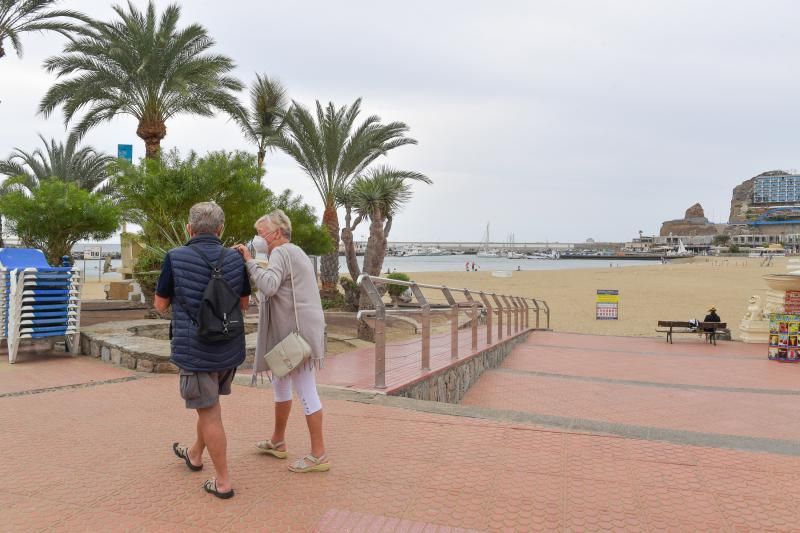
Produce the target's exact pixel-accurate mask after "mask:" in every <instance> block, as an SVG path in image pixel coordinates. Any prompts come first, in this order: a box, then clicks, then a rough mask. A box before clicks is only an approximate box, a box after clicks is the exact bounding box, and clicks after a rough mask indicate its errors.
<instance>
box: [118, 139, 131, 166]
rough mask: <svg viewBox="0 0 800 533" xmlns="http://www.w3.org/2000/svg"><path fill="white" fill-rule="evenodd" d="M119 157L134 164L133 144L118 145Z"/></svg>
mask: <svg viewBox="0 0 800 533" xmlns="http://www.w3.org/2000/svg"><path fill="white" fill-rule="evenodd" d="M117 157H118V158H119V159H125V160H126V161H128V162H130V163H133V145H132V144H118V145H117Z"/></svg>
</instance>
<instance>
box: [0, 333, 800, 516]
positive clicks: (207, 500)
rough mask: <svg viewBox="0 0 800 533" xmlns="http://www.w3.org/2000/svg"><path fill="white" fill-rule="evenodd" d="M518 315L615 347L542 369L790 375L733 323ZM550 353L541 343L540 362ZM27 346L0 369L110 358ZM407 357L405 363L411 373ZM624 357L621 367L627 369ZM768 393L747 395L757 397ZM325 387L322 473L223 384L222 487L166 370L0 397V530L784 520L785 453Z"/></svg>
mask: <svg viewBox="0 0 800 533" xmlns="http://www.w3.org/2000/svg"><path fill="white" fill-rule="evenodd" d="M534 335H535V338H534ZM534 335H531V337H530V338H529V339H528V343H527V345H528V346H530V345H531V343H532V342H538V343H540V344H545V343H547V344H552V345H560V346H561V347H562V348H563V347H564V346H577V347H589V346H597V345H598V344H602V345H603V346H604V348H608V351H610V352H614V350H617V352H618V353H619V354H620V355H619V357H621V358H623V359H624V360H625V361H628V362H629V363H630V364H629V365H628V364H627V363H626V364H620V363H619V362H615V357H614V356H613V354H604V355H599V356H598V357H597V359H596V361H595V363H596V364H595V365H594V367H592V365H589V364H588V363H587V364H586V365H584V366H585V368H583V367H582V369H581V372H582V373H581V374H578V373H577V370H578V369H577V368H576V367H575V366H570V365H569V362H568V360H567V359H563V360H564V361H565V364H564V366H563V367H562V368H558V367H548V368H553V369H554V371H555V373H561V374H570V373H572V372H575V374H573V375H580V376H584V377H586V376H588V377H598V376H611V377H613V378H619V377H620V376H624V377H625V379H628V378H630V377H634V376H639V375H640V374H641V377H642V379H643V380H645V381H657V380H659V379H662V380H664V382H667V383H670V382H674V381H677V380H678V379H680V380H681V381H680V382H681V383H687V382H688V381H687V380H688V379H689V378H688V377H687V378H685V379H684V378H683V376H681V374H680V373H676V372H678V370H679V369H680V368H681V364H678V363H674V364H673V363H669V361H670V359H669V358H673V359H675V360H679V359H680V360H681V361H686V363H685V365H684V366H685V368H686V372H687V374H691V369H692V367H691V366H689V365H691V364H692V362H694V361H697V362H698V366H697V368H698V369H699V368H700V367H701V366H703V365H705V363H702V364H700V363H699V362H700V361H707V360H708V359H709V358H710V357H718V358H720V359H721V360H724V361H725V363H724V364H729V365H730V368H731V372H732V373H733V374H735V375H736V376H737V378H736V379H740V380H742V381H741V383H745V380H747V379H751V380H753V381H752V383H754V384H756V385H757V386H759V387H761V388H767V389H768V388H784V389H785V388H790V387H787V385H786V383H785V379H784V378H783V377H777V376H778V375H777V374H775V373H774V372H773V371H772V369H770V368H769V367H765V370H764V371H763V372H762V373H760V374H759V373H758V372H752V375H750V376H749V377H748V376H747V373H748V372H750V371H749V370H742V368H744V367H742V366H739V365H740V363H741V365H745V364H750V362H751V361H754V359H753V356H754V355H755V352H753V351H752V349H751V348H748V347H742V346H739V345H737V344H736V343H728V344H720V346H718V347H717V348H718V349H719V348H722V347H724V346H727V348H726V351H725V352H721V351H720V352H718V353H716V354H715V353H712V351H711V350H712V347H707V346H693V345H691V344H690V343H681V344H677V343H676V344H675V345H672V346H671V347H668V348H667V347H664V346H661V345H659V346H655V344H658V341H657V340H653V339H621V338H599V337H589V336H581V335H566V336H562V335H558V334H551V333H541V332H537V333H536V334H534ZM519 350H520V351H519V352H515V355H512V358H514V357H515V356H516V355H517V354H520V353H522V352H523V350H527V351H526V352H525V353H524V354H523V356H524V358H525V364H536V357H542V358H544V357H546V356H545V355H536V356H534V355H532V354H533V351H532V350H530V349H529V348H526V346H525V345H523V346H521V347H520V348H519ZM536 350H539V348H538V347H537V348H536ZM636 350H641V351H649V352H654V353H656V352H657V353H658V354H659V355H657V356H640V357H641V358H642V359H646V360H647V361H656V362H655V363H653V364H652V366H650V369H651V370H652V372H653V374H652V375H650V376H648V375H647V374H646V371H647V368H648V367H647V366H646V365H643V364H638V363H636V362H635V361H634V360H633V359H630V358H629V356H631V354H630V353H629V352H632V351H633V352H635V351H636ZM682 350H683V351H682ZM681 353H683V354H684V355H681ZM725 354H727V355H725ZM446 355H447V354H446ZM587 356H588V354H587ZM692 357H697V359H696V360H693V359H692ZM661 358H663V359H661ZM557 360H558V357H551V358H550V360H549V362H548V364H555V363H554V362H555V361H557ZM662 362H663V364H661V363H662ZM757 362H760V361H757ZM393 364H394V363H393ZM36 365H38V367H39V368H40V369H41V371H38V372H36V373H34V374H35V375H33V374H30V373H24V372H19V373H17V374H16V377H15V379H14V380H11V379H10V378H9V380H8V381H6V383H12V382H13V383H14V386H15V387H17V389H15V390H29V389H30V388H46V387H42V385H43V384H44V385H47V384H48V383H51V382H52V383H61V382H60V381H59V379H60V375H61V374H65V375H69V374H70V373H72V375H76V376H78V375H80V374H81V372H83V373H84V376H83V378H82V379H83V380H84V381H86V380H89V379H95V376H98V375H101V373H102V372H104V371H105V369H107V368H111V369H113V370H114V371H116V370H118V369H114V367H110V366H106V365H102V364H100V363H98V362H97V361H95V360H84V359H81V358H78V359H67V360H63V361H61V360H55V359H54V360H49V359H46V360H43V361H41V362H37V363H35V365H31V366H36ZM98 365H99V366H98ZM783 366H785V365H783ZM411 367H413V365H411V366H410V367H409V368H408V369H406V370H405V371H404V372H406V374H404V375H406V376H411V375H413V374H414V371H413V369H412V368H411ZM8 368H9V367H8V366H6V367H5V368H3V369H2V370H0V374H2V373H3V372H7V371H8ZM19 368H23V367H22V366H20V367H19ZM398 368H399V367H398ZM533 368H536V367H533ZM626 368H630V369H634V370H629V372H630V373H628V374H624V372H625V369H626ZM15 369H16V367H15ZM737 369H738V370H737ZM751 370H752V369H751ZM14 371H15V372H16V370H14ZM547 371H551V370H547ZM369 372H370V371H369V369H368V371H367V373H366V375H367V376H369ZM617 372H621V373H617ZM634 372H637V373H640V374H636V373H634ZM496 374H501V373H496ZM733 374H732V375H733ZM398 375H401V374H398ZM502 375H504V376H505V375H506V374H502ZM48 376H51V377H52V381H47V379H45V378H47V377H48ZM512 377H515V376H512ZM693 377H694V378H696V379H697V382H698V384H714V385H719V384H720V380H719V376H716V375H714V373H713V372H712V371H711V370H707V371H703V372H697V373H696V374H693ZM485 378H488V379H485ZM515 378H516V377H515ZM2 379H3V377H1V376H0V382H1V381H2ZM48 379H49V378H48ZM493 379H494V378H493V373H492V372H489V373H488V374H486V375H485V376H484V377H483V378H481V381H480V382H479V383H478V384H477V385H476V386H475V387H474V388H473V390H472V391H470V395H472V398H477V399H479V400H480V401H482V402H486V403H485V404H484V405H497V406H499V408H501V409H511V408H514V409H519V410H522V411H524V410H529V412H543V411H544V412H545V413H566V414H567V415H570V416H576V417H577V416H580V417H590V416H592V417H597V419H598V420H606V421H615V420H616V421H618V420H625V421H628V422H627V423H647V424H650V425H657V424H661V425H663V427H667V428H686V427H694V428H699V430H701V431H709V429H714V428H718V429H724V430H726V431H729V432H739V433H741V432H746V433H747V434H752V435H754V436H760V437H770V436H775V435H785V436H786V438H795V439H796V437H794V435H795V433H796V430H797V424H796V418H792V417H790V415H792V416H793V414H794V411H792V412H786V413H783V412H782V411H780V410H773V411H774V413H775V414H774V415H773V416H769V415H768V414H765V412H764V410H763V409H762V407H761V406H760V404H759V403H758V402H756V401H753V400H752V398H751V396H757V395H752V394H742V393H729V392H723V393H710V392H707V391H684V390H677V391H670V392H669V393H666V392H664V391H663V390H662V389H660V388H658V387H632V386H625V385H614V384H597V383H589V384H588V385H584V384H583V383H582V382H574V381H567V380H556V379H550V380H548V379H543V378H536V379H534V380H531V379H529V377H527V376H523V377H522V378H520V379H516V380H506V381H502V380H501V381H495V382H494V383H495V385H497V386H494V387H492V386H487V385H486V384H487V383H488V384H489V385H491V384H492V383H493ZM79 382H80V381H79ZM564 382H566V383H567V386H563V383H564ZM722 385H723V386H724V385H726V383H724V382H723V383H722ZM473 393H474V394H473ZM713 394H719V395H721V396H719V397H721V398H724V399H725V401H724V402H721V401H719V400H718V399H717V400H715V399H714V398H715V397H714V396H713ZM468 396H469V395H468ZM770 397H771V396H770V395H764V394H762V395H758V398H759V399H760V400H761V402H762V403H763V402H764V400H765V399H769V398H770ZM781 398H782V399H786V397H785V396H784V397H781ZM790 398H791V397H790ZM494 402H498V403H496V404H495V403H494ZM323 403H324V406H325V436H326V442H327V446H328V451H329V454H330V456H331V460H332V462H333V468H332V470H331V471H330V472H328V473H326V474H322V475H307V476H297V475H295V474H292V473H290V472H288V470H287V469H286V465H287V462H286V461H280V460H277V459H274V458H270V457H265V456H263V455H261V454H259V453H258V452H257V451H256V450H255V449H254V447H253V443H254V442H255V441H256V440H259V439H262V438H266V437H267V436H269V431H270V429H271V426H272V421H273V420H272V416H273V414H272V395H271V392H270V391H268V390H264V389H253V388H249V387H240V386H237V387H235V388H234V391H233V394H232V395H231V396H229V397H226V398H223V400H222V410H223V420H224V423H225V427H226V432H227V434H228V438H229V440H228V457H229V462H230V465H231V475H232V477H233V483H234V487H235V489H236V491H237V495H236V497H235V498H234V499H233V500H231V501H227V502H224V501H220V500H216V499H213V498H212V497H211V496H209V495H207V494H205V493H204V492H203V491H202V489H201V488H200V485H201V483H202V480H203V479H205V478H207V477H211V476H213V475H214V469H213V464H212V463H211V461H210V458H209V457H208V455H207V454H206V456H205V465H206V466H205V468H204V470H203V471H202V472H199V473H193V472H189V471H188V470H187V469H186V467H185V465H184V464H183V463H181V462H180V461H179V460H177V459H176V458H175V457H174V455H173V454H172V452H171V450H170V445H171V443H172V442H173V441H175V440H180V441H184V442H186V441H189V440H190V439H191V438H192V435H193V432H194V425H195V416H194V414H193V413H192V412H191V411H187V410H185V409H184V408H183V406H182V402H181V400H180V398H179V396H178V391H177V378H176V377H175V376H156V377H151V378H146V379H144V378H143V379H136V380H134V381H128V382H122V383H109V384H100V385H97V386H93V387H88V388H76V389H63V390H56V391H52V392H46V393H41V394H34V395H27V396H6V397H0V427H2V428H3V431H2V432H0V448H2V449H4V450H14V453H13V454H10V455H8V457H10V458H11V460H6V461H2V462H0V476H2V477H3V479H5V480H7V483H6V489H5V490H4V491H3V492H0V530H4V529H11V530H14V531H28V530H52V531H73V530H80V529H84V530H95V531H111V530H122V531H125V530H130V531H208V530H220V531H264V530H274V531H312V530H315V528H316V530H317V531H334V530H342V529H347V528H349V529H352V530H354V531H359V530H361V531H372V530H380V529H383V530H386V531H390V530H391V531H458V530H459V528H461V530H479V531H486V530H488V531H537V530H543V531H553V530H564V531H579V530H601V529H602V530H615V531H623V530H624V531H636V530H647V531H658V530H665V531H688V530H691V531H694V530H697V531H701V530H709V531H732V530H777V531H781V530H791V529H792V528H796V525H797V524H798V523H800V515H799V514H798V506H797V505H796V498H795V497H794V495H796V494H800V457H795V456H790V455H776V454H767V453H756V452H745V451H736V450H726V449H719V448H713V447H695V446H685V445H680V444H675V443H665V442H655V441H644V440H635V439H625V438H621V437H618V436H613V435H593V434H588V433H579V432H574V431H568V430H561V429H557V428H542V427H537V426H534V425H528V424H523V423H520V422H509V421H508V420H504V419H502V418H499V419H497V420H481V419H471V418H467V417H456V416H445V415H438V414H432V413H427V412H419V411H415V410H411V409H400V408H390V407H385V406H381V405H374V404H366V403H359V402H350V401H342V400H333V399H330V398H323ZM465 403H468V402H465ZM690 406H695V408H694V409H690V408H689V407H690ZM697 406H704V407H705V409H699V408H698V407H697ZM467 407H468V406H467ZM734 414H735V416H734ZM778 415H781V416H778ZM287 442H288V443H289V449H290V454H291V456H292V457H294V456H300V455H303V454H304V453H306V452H307V451H308V435H307V431H306V429H305V421H304V417H303V415H302V412H300V411H297V410H294V411H293V413H292V416H291V418H290V421H289V428H288V432H287ZM54 443H55V445H54ZM54 450H55V452H54ZM76 480H77V482H76ZM278 495H279V496H278ZM787 495H788V496H787ZM48 528H49V529H48ZM379 528H380V529H379Z"/></svg>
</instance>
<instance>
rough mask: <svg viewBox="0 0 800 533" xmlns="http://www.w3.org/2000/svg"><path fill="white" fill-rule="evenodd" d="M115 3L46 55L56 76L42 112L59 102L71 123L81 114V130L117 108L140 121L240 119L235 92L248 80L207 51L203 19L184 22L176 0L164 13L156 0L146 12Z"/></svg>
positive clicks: (79, 132)
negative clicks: (109, 12) (108, 15)
mask: <svg viewBox="0 0 800 533" xmlns="http://www.w3.org/2000/svg"><path fill="white" fill-rule="evenodd" d="M113 10H114V13H115V18H113V19H112V20H110V21H107V22H100V21H93V22H92V23H91V24H89V25H88V26H87V27H86V28H85V29H84V31H82V32H81V33H80V34H79V35H78V36H77V37H76V38H75V39H74V40H73V41H72V42H69V43H67V44H66V45H65V46H64V50H63V52H62V53H61V54H59V55H57V56H54V57H51V58H48V59H47V60H46V61H45V64H44V66H45V69H46V70H47V71H48V72H52V73H55V75H56V78H57V80H58V81H57V83H56V84H54V85H53V86H52V87H50V89H49V90H48V91H47V93H46V94H45V96H44V98H42V101H41V102H40V104H39V112H40V113H41V114H43V115H45V116H48V115H49V114H50V113H52V112H53V111H54V110H55V109H56V108H59V107H60V108H62V110H63V112H64V117H65V122H66V123H67V124H70V123H72V122H73V121H76V120H77V125H75V126H73V132H74V133H75V134H77V135H83V134H85V133H86V132H87V131H88V130H89V129H91V128H93V127H95V126H96V125H98V124H100V123H102V122H104V121H108V120H111V119H112V118H114V117H116V116H117V115H119V114H129V115H131V116H133V117H134V118H136V119H137V120H138V121H139V123H140V125H141V124H142V123H145V124H155V125H163V124H164V123H165V122H166V121H167V120H168V119H169V118H171V117H174V116H176V115H180V114H185V113H189V114H198V115H202V116H211V115H213V114H215V113H216V112H223V113H225V114H228V115H230V116H231V117H232V118H234V119H235V120H239V119H240V117H241V116H242V114H243V113H244V111H243V108H242V106H241V104H240V103H239V102H238V100H237V99H236V97H235V93H237V92H238V91H240V90H241V89H242V87H243V86H242V84H241V82H240V81H239V80H237V79H236V78H234V77H232V76H231V73H232V71H233V70H234V68H235V64H234V62H233V61H232V60H231V59H230V58H229V57H227V56H224V55H219V54H211V53H209V49H210V48H212V47H213V46H214V44H215V43H214V40H213V39H212V38H211V37H210V36H209V35H208V33H207V31H206V29H205V28H204V27H203V26H201V25H198V24H191V25H188V26H186V27H184V28H179V27H178V24H179V21H180V16H181V9H180V7H179V6H178V5H177V4H172V5H169V6H167V7H166V8H165V9H164V10H163V11H161V13H160V14H159V13H158V12H157V10H156V7H155V4H154V2H153V1H152V0H151V1H150V2H148V4H147V7H146V8H145V9H144V11H140V10H139V9H138V8H137V7H136V6H135V5H133V3H132V2H128V3H127V5H125V6H119V5H118V6H114V8H113ZM81 114H82V116H80V117H79V115H81Z"/></svg>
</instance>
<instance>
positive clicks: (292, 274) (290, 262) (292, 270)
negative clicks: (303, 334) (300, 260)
mask: <svg viewBox="0 0 800 533" xmlns="http://www.w3.org/2000/svg"><path fill="white" fill-rule="evenodd" d="M286 253H287V254H288V258H289V279H290V280H291V282H292V303H293V304H294V323H295V325H296V326H297V329H296V330H295V331H297V333H298V334H299V333H300V319H299V318H298V317H297V299H296V298H295V296H294V268H293V267H292V254H291V253H289V252H286Z"/></svg>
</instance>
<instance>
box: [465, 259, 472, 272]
mask: <svg viewBox="0 0 800 533" xmlns="http://www.w3.org/2000/svg"><path fill="white" fill-rule="evenodd" d="M473 264H474V263H473ZM464 270H465V271H466V272H469V261H467V262H466V263H464Z"/></svg>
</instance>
